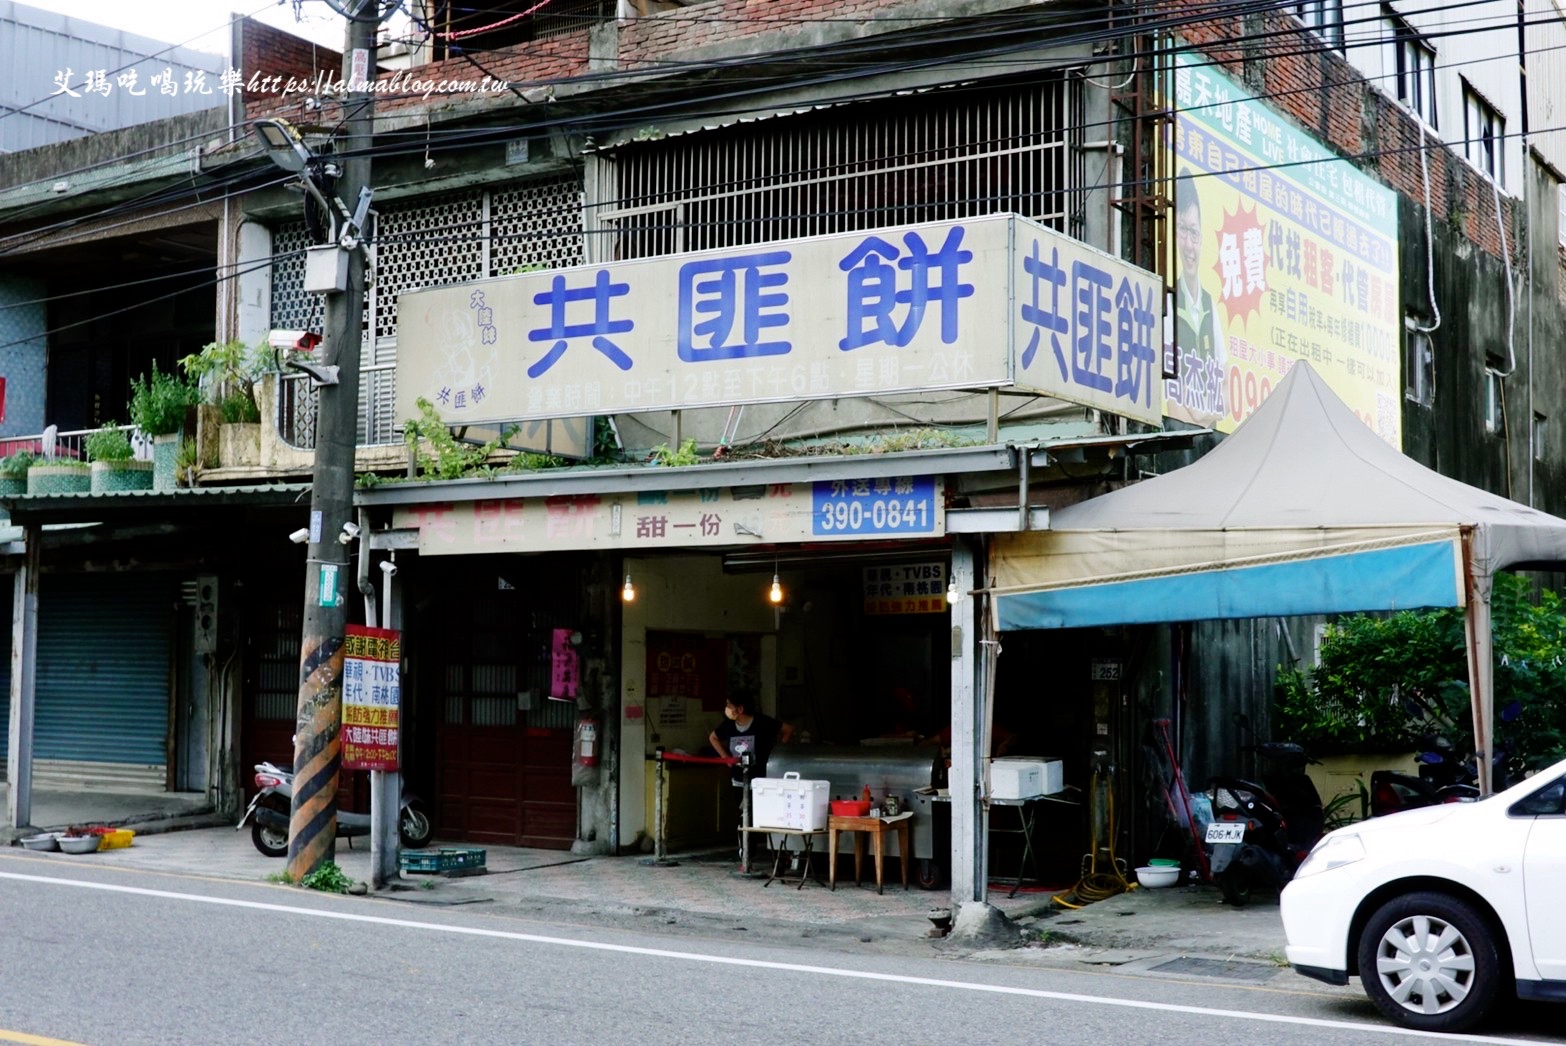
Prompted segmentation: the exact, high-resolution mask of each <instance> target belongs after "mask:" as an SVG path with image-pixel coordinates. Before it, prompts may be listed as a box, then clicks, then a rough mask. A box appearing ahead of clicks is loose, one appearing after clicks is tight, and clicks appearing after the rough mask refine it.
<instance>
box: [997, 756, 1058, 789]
mask: <svg viewBox="0 0 1566 1046" xmlns="http://www.w3.org/2000/svg"><path fill="white" fill-rule="evenodd" d="M1064 788H1065V782H1064V781H1062V780H1061V772H1060V760H1059V759H1037V758H1029V757H1016V756H1004V757H1002V758H999V759H992V760H991V761H990V798H991V799H1031V798H1033V797H1034V796H1036V795H1054V794H1055V793H1056V792H1059V791H1061V790H1063V789H1064Z"/></svg>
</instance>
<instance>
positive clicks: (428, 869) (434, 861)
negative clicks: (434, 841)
mask: <svg viewBox="0 0 1566 1046" xmlns="http://www.w3.org/2000/svg"><path fill="white" fill-rule="evenodd" d="M401 863H402V870H403V871H405V872H411V873H414V874H416V875H438V874H440V873H442V872H459V871H472V870H474V869H477V868H483V867H484V851H483V850H479V849H472V850H462V849H456V848H450V849H448V848H446V847H442V848H440V849H439V850H404V851H403V852H402V861H401Z"/></svg>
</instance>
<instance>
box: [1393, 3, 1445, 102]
mask: <svg viewBox="0 0 1566 1046" xmlns="http://www.w3.org/2000/svg"><path fill="white" fill-rule="evenodd" d="M1386 39H1387V41H1388V46H1389V47H1391V49H1392V68H1393V70H1394V71H1395V73H1396V77H1395V84H1394V86H1395V87H1396V90H1397V100H1398V101H1400V102H1402V103H1403V104H1404V105H1405V106H1407V107H1408V110H1409V111H1410V112H1412V113H1413V114H1414V115H1415V116H1417V117H1419V118H1420V119H1421V120H1423V121H1424V122H1425V123H1426V124H1427V125H1429V126H1430V127H1432V128H1433V127H1436V126H1437V124H1436V93H1435V48H1434V47H1432V46H1431V45H1430V43H1429V42H1428V41H1426V40H1425V38H1424V37H1423V36H1421V35H1420V34H1419V32H1418V31H1417V30H1415V29H1414V27H1413V26H1411V25H1409V24H1408V23H1407V22H1405V21H1404V20H1403V19H1401V18H1399V17H1398V16H1397V15H1395V14H1391V13H1390V12H1389V13H1388V14H1387V18H1386Z"/></svg>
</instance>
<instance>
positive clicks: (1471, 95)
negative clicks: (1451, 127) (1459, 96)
mask: <svg viewBox="0 0 1566 1046" xmlns="http://www.w3.org/2000/svg"><path fill="white" fill-rule="evenodd" d="M1505 139H1506V119H1505V117H1503V116H1502V115H1501V114H1500V113H1499V112H1497V111H1496V109H1495V107H1494V106H1492V105H1491V104H1490V103H1489V102H1487V101H1485V99H1484V96H1483V95H1481V94H1480V93H1479V92H1478V91H1476V90H1474V88H1473V85H1472V84H1469V83H1467V82H1464V84H1463V156H1464V157H1465V158H1466V159H1467V160H1468V162H1469V163H1471V164H1473V165H1474V166H1475V167H1477V168H1479V170H1481V171H1483V172H1484V173H1485V174H1487V175H1489V176H1490V177H1491V178H1493V179H1495V180H1496V181H1497V182H1500V181H1504V180H1505V170H1504V165H1505V160H1504V156H1503V152H1502V142H1504V141H1505Z"/></svg>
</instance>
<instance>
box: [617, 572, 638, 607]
mask: <svg viewBox="0 0 1566 1046" xmlns="http://www.w3.org/2000/svg"><path fill="white" fill-rule="evenodd" d="M620 598H621V599H623V600H625V602H627V603H634V602H636V586H635V585H633V584H631V575H629V574H627V575H625V587H624V588H622V589H620Z"/></svg>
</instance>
